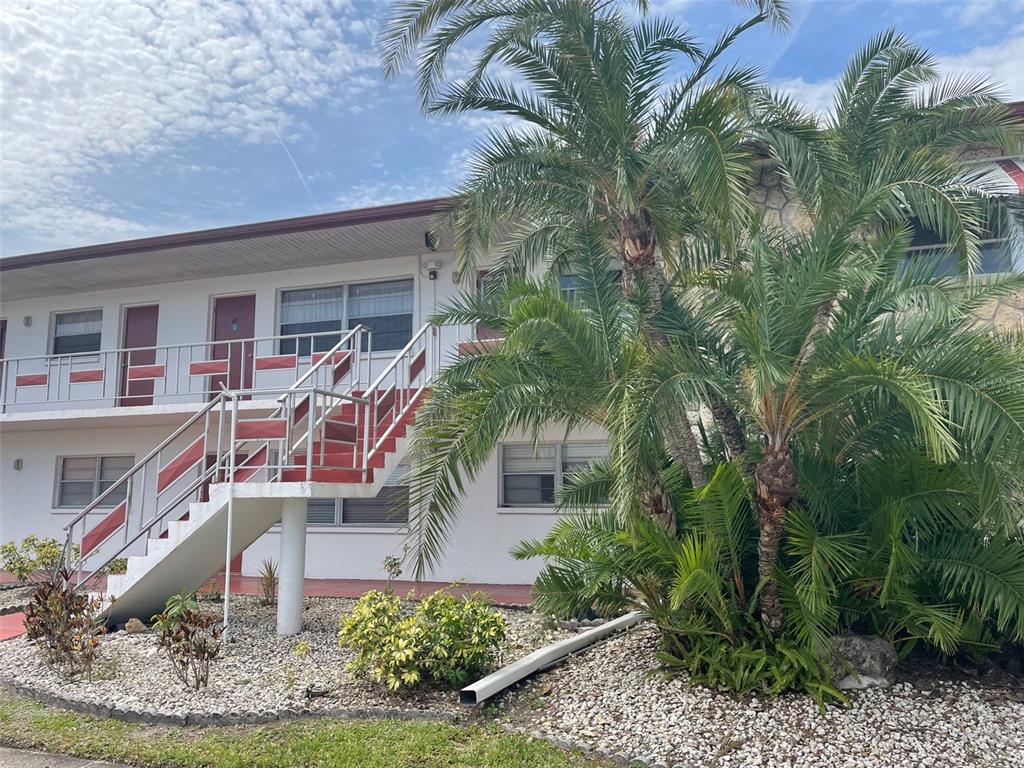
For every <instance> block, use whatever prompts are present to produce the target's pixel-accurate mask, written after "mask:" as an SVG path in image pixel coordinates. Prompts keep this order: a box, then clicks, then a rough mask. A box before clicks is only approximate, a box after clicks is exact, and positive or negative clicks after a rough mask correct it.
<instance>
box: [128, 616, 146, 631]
mask: <svg viewBox="0 0 1024 768" xmlns="http://www.w3.org/2000/svg"><path fill="white" fill-rule="evenodd" d="M124 631H125V632H127V633H128V634H129V635H141V634H143V633H144V632H148V631H149V627H147V626H146V625H145V624H143V623H142V620H141V619H136V618H131V619H128V621H126V622H125V623H124Z"/></svg>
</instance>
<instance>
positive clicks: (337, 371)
mask: <svg viewBox="0 0 1024 768" xmlns="http://www.w3.org/2000/svg"><path fill="white" fill-rule="evenodd" d="M351 369H352V354H351V353H350V352H346V353H345V357H344V359H342V360H341V361H340V362H337V363H335V364H334V379H333V381H334V383H335V384H337V383H338V382H339V381H341V380H342V378H343V377H344V376H345V374H346V373H348V372H349V371H350V370H351Z"/></svg>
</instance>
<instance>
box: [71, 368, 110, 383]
mask: <svg viewBox="0 0 1024 768" xmlns="http://www.w3.org/2000/svg"><path fill="white" fill-rule="evenodd" d="M68 381H70V382H71V383H72V384H84V383H85V382H87V381H103V370H102V369H97V370H93V371H71V373H70V374H68Z"/></svg>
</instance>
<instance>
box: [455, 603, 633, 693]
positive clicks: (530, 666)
mask: <svg viewBox="0 0 1024 768" xmlns="http://www.w3.org/2000/svg"><path fill="white" fill-rule="evenodd" d="M644 616H645V614H644V613H642V612H641V611H633V612H632V613H627V614H625V615H624V616H619V617H618V618H617V619H612V620H611V621H608V622H605V623H604V624H601V625H600V626H597V627H594V628H592V629H588V630H586V631H584V632H580V633H579V634H577V635H573V636H572V637H567V638H566V639H565V640H559V641H558V642H557V643H552V644H551V645H545V646H544V647H543V648H538V649H537V650H536V651H534V652H533V653H531V654H529V655H527V656H524V657H523V658H521V659H519V661H515V662H513V663H512V664H509V665H508V666H507V667H502V668H501V669H499V670H498V671H497V672H492V673H491V674H489V675H488V676H487V677H484V678H482V679H480V680H477V681H476V682H475V683H473V684H472V685H467V686H466V687H465V688H463V689H462V690H461V691H459V703H460V704H467V705H474V704H480V703H482V702H484V701H487V699H489V698H491V697H492V696H494V695H496V694H498V693H501V692H502V691H504V690H505V689H506V688H509V687H510V686H512V685H515V684H516V683H518V682H519V681H520V680H522V679H523V678H526V677H529V676H530V675H532V674H533V673H534V672H539V671H541V670H544V669H548V668H549V667H553V666H555V665H556V664H558V663H559V662H561V661H564V660H565V659H566V658H568V657H569V656H570V655H571V654H574V653H576V652H578V651H581V650H583V649H584V648H587V647H588V646H591V645H593V644H594V643H596V642H597V641H598V640H603V639H604V638H606V637H608V636H609V635H612V634H614V633H615V632H619V631H621V630H623V629H627V628H628V627H631V626H633V625H634V624H636V623H637V622H639V621H641V620H642V619H643V618H644Z"/></svg>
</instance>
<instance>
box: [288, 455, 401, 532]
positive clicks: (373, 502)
mask: <svg viewBox="0 0 1024 768" xmlns="http://www.w3.org/2000/svg"><path fill="white" fill-rule="evenodd" d="M408 472H409V466H408V465H407V464H399V465H398V467H397V468H396V469H395V471H394V472H392V473H391V477H389V478H388V480H387V482H386V483H385V485H384V487H383V488H381V489H380V493H378V494H377V495H376V496H375V497H374V498H372V499H362V498H353V499H309V500H308V501H307V503H306V511H307V514H308V518H307V520H308V522H309V525H318V526H323V525H339V524H341V525H401V524H404V523H408V522H409V486H408V485H406V484H405V482H404V479H405V475H406V474H407V473H408Z"/></svg>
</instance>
